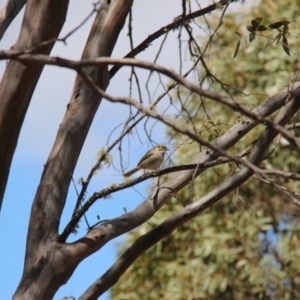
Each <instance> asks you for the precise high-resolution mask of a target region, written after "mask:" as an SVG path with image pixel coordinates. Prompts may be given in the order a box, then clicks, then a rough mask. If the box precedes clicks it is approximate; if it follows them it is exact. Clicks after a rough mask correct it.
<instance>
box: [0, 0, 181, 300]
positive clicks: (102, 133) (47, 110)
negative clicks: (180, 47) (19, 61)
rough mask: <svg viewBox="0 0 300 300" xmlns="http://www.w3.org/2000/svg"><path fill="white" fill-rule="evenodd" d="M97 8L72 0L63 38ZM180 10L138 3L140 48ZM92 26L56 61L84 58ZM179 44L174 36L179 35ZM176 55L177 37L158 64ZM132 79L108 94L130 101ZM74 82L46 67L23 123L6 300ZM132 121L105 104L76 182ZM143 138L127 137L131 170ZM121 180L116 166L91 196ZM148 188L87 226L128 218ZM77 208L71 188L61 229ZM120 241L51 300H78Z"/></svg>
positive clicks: (2, 45)
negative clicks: (69, 298)
mask: <svg viewBox="0 0 300 300" xmlns="http://www.w3.org/2000/svg"><path fill="white" fill-rule="evenodd" d="M92 2H93V1H90V0H72V1H70V9H69V13H68V16H67V21H66V23H65V26H64V28H63V30H62V33H61V36H63V35H64V34H65V33H67V32H69V31H70V30H71V29H73V28H74V27H75V26H76V25H77V24H78V23H79V22H80V21H81V20H83V19H84V17H85V16H86V15H87V14H88V13H89V12H90V11H91V9H92ZM5 3H6V0H0V8H2V7H3V6H4V4H5ZM180 3H181V1H174V0H163V1H162V0H151V1H148V0H139V1H135V6H134V23H133V26H134V27H133V30H134V42H135V45H137V44H138V43H139V42H140V41H142V40H143V39H144V38H145V37H147V35H148V34H151V33H152V32H154V31H155V30H157V29H158V28H160V27H161V26H163V25H165V24H167V23H169V22H171V21H172V20H173V18H174V16H178V15H179V14H180ZM22 15H23V11H22V12H21V13H20V15H19V16H18V18H17V19H16V20H15V21H14V22H13V24H12V25H11V26H10V28H9V30H8V31H7V32H6V34H5V36H4V37H3V39H2V41H1V42H0V49H9V48H10V47H11V46H12V45H13V43H14V42H15V40H16V38H17V36H18V33H19V28H20V24H21V20H22ZM92 20H93V18H92V19H91V20H90V21H89V22H88V23H87V24H85V26H84V27H82V28H81V29H79V30H78V31H77V32H76V33H75V34H74V35H73V36H71V37H70V38H69V40H68V41H67V45H66V46H65V45H63V44H58V45H56V46H55V47H54V49H53V51H52V55H59V56H63V57H68V58H73V59H78V58H80V56H81V52H82V49H83V46H84V44H85V41H86V38H87V34H88V32H89V29H90V26H91V23H92ZM153 20H155V22H153ZM126 35H127V27H126V25H125V26H124V29H123V32H122V34H121V36H120V38H119V40H118V43H117V46H116V48H115V51H114V53H113V56H114V57H122V56H124V55H125V54H126V53H127V52H128V50H129V42H128V39H127V37H126ZM174 37H176V35H175V33H174ZM158 46H159V42H157V43H153V46H151V47H150V49H149V50H148V51H145V52H143V53H142V54H141V55H140V56H139V58H140V59H145V60H151V58H152V57H153V55H154V54H155V50H156V49H157V47H158ZM174 49H177V42H176V39H175V38H173V44H172V43H169V44H168V45H167V46H166V50H165V51H164V53H163V54H162V57H161V59H160V61H159V62H160V63H161V64H163V65H165V66H167V67H170V68H175V67H176V65H177V63H176V55H175V52H176V51H174ZM4 69H5V62H3V61H1V62H0V74H1V76H2V74H3V72H4ZM129 74H130V73H129V69H124V70H121V71H120V72H119V73H118V74H117V75H116V76H115V78H114V79H113V80H112V82H111V85H110V86H109V89H108V92H109V93H111V94H113V95H125V96H127V95H128V78H129ZM74 78H75V73H74V72H73V71H70V70H65V69H63V68H55V67H46V68H45V69H44V72H43V74H42V76H41V78H40V80H39V83H38V85H37V88H36V90H35V92H34V95H33V98H32V101H31V104H30V107H29V110H28V113H27V115H26V118H25V121H24V124H23V128H22V131H21V134H20V138H19V142H18V146H17V149H16V152H15V155H14V159H13V163H12V167H11V171H10V176H9V182H8V186H7V190H6V193H5V198H4V203H3V207H2V211H1V215H0V240H1V241H2V245H1V248H0V249H1V250H0V269H1V272H0V282H1V283H2V284H1V292H0V293H1V299H10V298H11V296H12V295H13V293H14V291H15V289H16V287H17V285H18V283H19V280H20V277H21V274H22V268H23V259H24V252H25V241H26V234H27V226H28V220H29V213H30V208H31V202H32V199H33V197H34V195H35V191H36V188H37V186H38V183H39V180H40V176H41V172H42V168H43V164H44V163H45V162H46V160H47V156H48V153H49V151H50V149H51V146H52V143H53V141H54V138H55V135H56V131H57V129H58V127H59V124H60V122H61V120H62V117H63V115H64V112H65V109H66V106H67V103H68V102H69V99H70V95H71V92H72V87H73V81H74ZM140 78H141V79H144V80H145V79H146V78H147V73H146V72H140ZM166 80H167V79H166ZM153 86H155V83H153ZM136 96H137V94H136V92H134V93H133V97H136ZM143 96H145V98H146V93H145V91H144V92H143ZM158 109H160V108H158ZM112 112H113V117H112ZM127 114H128V109H127V108H126V107H125V106H121V105H117V106H116V105H112V104H110V103H108V102H107V101H103V103H102V104H101V107H100V109H99V111H98V113H97V115H96V117H95V120H94V123H93V125H92V128H91V130H90V133H89V135H88V137H87V139H86V142H85V145H84V148H83V150H82V152H81V155H80V159H79V161H78V165H77V167H76V170H75V173H74V179H75V180H76V181H77V180H78V179H79V178H81V177H83V178H84V177H86V176H87V174H88V171H89V170H90V168H91V167H92V166H93V164H94V163H95V160H96V154H97V152H98V151H99V149H101V148H102V147H105V146H106V143H107V136H108V134H109V133H110V132H111V131H112V129H113V128H114V127H115V126H116V125H118V124H120V123H121V122H124V121H125V120H126V117H127ZM118 133H119V130H116V132H115V133H114V135H113V137H116V136H117V135H118ZM139 133H140V139H139V138H138V137H137V135H136V134H133V135H132V136H131V137H130V144H129V143H124V147H125V156H124V157H125V159H126V160H127V163H128V164H129V165H128V168H129V167H133V166H134V165H135V164H136V162H137V161H138V159H139V158H140V157H141V156H142V155H143V153H144V152H145V151H146V150H147V149H149V148H150V147H151V145H150V143H149V142H147V138H146V136H145V135H144V134H143V127H142V125H141V128H139ZM152 136H153V138H154V140H155V141H156V142H158V143H159V142H163V141H164V139H165V128H164V127H163V126H161V125H158V126H156V127H155V128H154V131H153V134H152ZM126 147H128V149H126ZM126 151H127V152H126ZM112 154H113V157H114V162H115V165H116V167H118V157H119V155H118V153H117V152H116V151H114V152H113V153H112ZM128 157H129V158H130V161H129V160H128ZM133 157H134V158H133ZM122 180H123V178H122V176H121V172H120V171H119V170H116V169H114V168H113V167H110V168H104V169H103V170H101V171H100V172H99V173H98V174H97V175H96V176H95V177H94V180H93V182H92V184H91V186H90V187H89V190H88V194H91V193H92V192H93V191H98V190H101V189H102V188H105V187H107V186H109V185H110V184H112V183H114V182H122ZM149 184H150V182H148V183H144V184H141V185H139V186H138V187H137V190H138V191H139V193H140V194H139V193H137V192H136V191H134V190H133V189H129V190H127V191H123V192H120V193H116V194H114V195H113V197H112V198H111V199H107V200H101V201H99V202H98V203H96V205H95V206H94V208H93V209H91V210H90V211H89V212H88V218H89V221H90V223H91V224H93V223H94V222H96V221H97V219H96V216H97V215H100V217H101V219H109V218H113V217H117V216H119V215H121V214H123V213H124V208H126V210H127V211H129V210H132V209H134V208H135V207H136V205H138V204H140V203H141V202H142V201H143V198H146V197H147V186H149ZM75 201H76V198H75V192H74V188H73V186H71V187H70V192H69V195H68V199H67V203H66V206H65V211H64V214H63V217H62V222H61V229H62V228H64V225H66V224H67V222H68V220H69V219H70V215H71V213H72V208H73V205H74V202H75ZM85 232H86V225H85V224H84V223H83V222H81V228H80V231H79V233H78V234H77V235H76V236H72V237H71V238H70V240H69V241H72V240H74V239H78V238H79V237H80V236H81V235H83V234H85ZM121 239H122V238H121ZM121 239H120V238H119V239H116V240H114V241H112V242H111V243H109V244H107V245H106V246H105V247H103V248H102V249H101V250H100V251H99V252H97V253H96V254H94V255H92V256H91V257H89V258H87V259H86V260H85V261H84V262H83V263H82V264H80V266H79V267H78V268H77V269H76V271H75V273H74V274H73V276H72V278H71V279H70V280H69V282H68V283H67V284H66V285H64V286H63V287H61V289H60V290H59V291H58V292H57V294H56V296H55V297H54V299H55V300H61V298H62V297H63V296H75V297H76V298H77V297H78V296H80V295H81V293H82V292H83V291H85V289H86V288H88V286H89V285H90V284H91V283H92V282H93V281H94V280H95V279H97V278H98V277H99V276H101V274H103V272H105V271H106V270H107V269H108V268H109V267H110V266H111V264H112V263H113V262H114V260H115V258H116V247H115V246H116V242H117V241H120V240H121ZM101 299H108V295H107V294H106V296H103V298H101Z"/></svg>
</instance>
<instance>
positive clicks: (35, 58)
mask: <svg viewBox="0 0 300 300" xmlns="http://www.w3.org/2000/svg"><path fill="white" fill-rule="evenodd" d="M4 58H5V59H7V58H11V59H14V60H17V61H20V62H23V63H37V64H40V63H42V64H49V65H57V66H62V67H66V68H70V69H73V70H76V71H77V72H78V73H79V74H80V76H81V77H82V78H83V79H84V81H85V83H86V84H87V85H88V86H89V87H90V88H91V89H93V90H94V91H95V92H97V93H98V94H99V95H100V96H101V97H104V98H106V99H108V100H110V101H113V102H120V103H125V104H130V105H134V106H135V107H136V108H137V109H139V110H141V111H142V112H143V113H146V114H147V115H150V116H152V117H154V115H155V118H157V119H159V120H161V121H163V120H162V118H161V117H160V116H159V115H158V114H156V113H154V112H151V110H149V109H146V108H144V107H143V106H142V105H141V104H140V103H139V102H137V101H134V100H133V99H131V98H128V97H126V98H125V97H113V96H111V95H109V94H106V93H105V92H104V91H103V90H101V88H99V87H98V86H97V85H96V84H95V83H94V82H93V80H91V78H89V75H87V74H86V73H85V72H84V71H82V68H83V67H86V66H93V65H106V64H115V65H128V66H138V67H141V68H144V69H149V70H156V71H158V72H160V73H162V74H164V75H166V76H168V77H170V78H172V79H173V80H175V81H177V82H178V83H180V84H181V85H183V86H184V87H185V88H187V89H188V90H190V91H191V92H193V93H195V94H198V95H199V96H202V97H207V98H209V99H211V100H215V101H217V102H219V103H221V104H224V105H227V106H228V107H230V108H231V109H233V110H235V111H238V112H240V113H242V114H243V115H245V116H247V117H248V118H251V119H253V120H256V121H258V122H260V123H262V124H265V125H267V126H270V127H272V128H274V129H275V130H277V131H278V132H279V133H281V134H282V135H283V136H284V137H285V138H286V139H287V140H288V141H289V142H290V143H291V145H293V146H294V147H295V148H297V150H298V151H300V142H299V141H298V139H296V138H294V136H293V135H292V134H291V133H290V132H289V131H288V130H287V129H285V128H284V127H283V126H280V125H279V124H276V123H274V122H272V121H269V120H267V119H266V118H264V117H262V116H260V115H259V113H257V112H256V111H255V110H252V111H251V110H248V109H246V108H244V107H243V106H242V105H240V104H239V103H238V102H236V101H234V100H232V99H230V98H227V97H223V96H220V95H218V94H215V93H213V92H211V91H209V90H204V89H202V88H200V87H198V86H196V85H195V84H193V83H191V82H190V81H188V80H186V79H185V78H183V77H182V76H180V75H179V74H177V73H175V72H173V71H171V70H169V69H167V68H165V67H162V66H160V65H157V64H154V63H151V62H147V61H139V60H135V59H127V58H126V59H125V58H121V59H118V58H110V57H101V58H97V59H82V60H80V61H73V60H67V59H62V58H60V57H49V56H46V55H31V54H23V53H22V52H18V51H16V52H7V51H0V59H4ZM294 85H295V83H293V84H291V85H290V86H289V89H290V90H292V89H293V87H294ZM164 120H166V119H164ZM165 122H166V121H165ZM175 127H176V125H175ZM177 131H178V130H177ZM185 134H187V135H188V136H190V135H189V133H188V132H187V131H185ZM190 137H192V136H190ZM193 139H195V138H193ZM202 142H203V145H206V144H205V142H204V141H202Z"/></svg>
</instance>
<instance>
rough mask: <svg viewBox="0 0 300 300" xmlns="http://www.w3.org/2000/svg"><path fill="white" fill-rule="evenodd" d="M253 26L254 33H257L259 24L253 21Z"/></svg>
mask: <svg viewBox="0 0 300 300" xmlns="http://www.w3.org/2000/svg"><path fill="white" fill-rule="evenodd" d="M251 24H252V28H253V31H255V30H256V29H257V27H258V25H259V24H258V23H257V22H256V20H252V21H251Z"/></svg>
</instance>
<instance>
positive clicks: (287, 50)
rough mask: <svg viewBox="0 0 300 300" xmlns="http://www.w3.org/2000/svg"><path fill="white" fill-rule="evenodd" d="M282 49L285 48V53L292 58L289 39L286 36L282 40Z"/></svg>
mask: <svg viewBox="0 0 300 300" xmlns="http://www.w3.org/2000/svg"><path fill="white" fill-rule="evenodd" d="M282 47H283V50H284V51H285V53H286V54H287V55H289V56H290V55H291V54H290V49H289V44H288V39H287V37H286V36H284V37H283V38H282Z"/></svg>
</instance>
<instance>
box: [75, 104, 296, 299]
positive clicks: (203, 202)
mask: <svg viewBox="0 0 300 300" xmlns="http://www.w3.org/2000/svg"><path fill="white" fill-rule="evenodd" d="M299 107H300V98H296V99H294V100H293V101H292V102H291V103H289V104H288V105H287V107H286V109H284V111H283V112H281V113H280V115H278V117H276V120H275V121H276V122H277V123H279V124H281V125H284V124H286V122H288V120H290V118H291V117H292V116H293V115H294V114H295V113H296V112H297V110H298V109H299ZM277 134H278V133H277V131H276V130H274V129H273V128H267V129H266V130H265V132H264V134H263V135H262V137H261V138H260V139H259V140H258V142H257V143H256V144H255V146H254V148H253V151H252V153H251V155H250V158H249V160H250V161H251V163H253V164H255V165H259V164H260V162H261V161H262V159H263V157H264V153H265V152H266V150H267V149H268V147H269V145H270V143H271V142H272V140H273V139H274V138H275V136H276V135H277ZM252 175H253V171H252V170H250V169H248V168H247V167H244V168H242V169H241V170H240V171H239V172H238V173H236V174H235V175H233V176H232V177H231V178H230V179H229V180H227V181H226V182H224V183H223V184H221V185H220V186H218V187H217V188H216V189H214V190H213V191H211V192H209V193H208V194H206V195H205V196H203V197H201V198H200V199H198V200H197V201H195V202H194V203H192V204H190V205H188V206H186V207H185V208H183V209H182V210H181V211H180V212H178V213H176V214H174V215H173V216H172V217H171V218H169V219H167V220H166V221H164V222H163V223H161V224H160V225H159V226H157V227H156V228H155V229H153V230H151V231H150V232H148V233H147V234H145V235H143V236H142V237H140V238H138V239H137V240H136V241H135V242H134V244H133V245H132V246H131V247H129V248H128V249H127V250H126V251H125V253H124V254H123V255H122V256H121V257H120V258H119V259H118V260H117V261H116V262H115V263H114V265H113V266H112V267H111V268H110V269H109V270H108V271H107V272H106V273H105V274H104V275H103V276H102V277H101V278H99V279H98V280H96V281H95V282H94V283H93V285H91V286H90V287H89V288H88V289H87V291H86V292H85V293H84V294H83V295H82V296H81V297H80V298H79V299H80V300H83V299H98V297H99V296H100V295H102V294H103V293H104V292H105V291H107V290H108V289H109V288H110V287H111V286H113V285H114V284H115V283H116V282H117V281H118V280H119V278H120V276H121V275H122V274H123V273H124V272H125V271H126V270H127V269H128V268H129V267H130V266H131V265H132V263H133V262H134V261H135V260H136V259H137V258H138V257H139V256H140V255H141V254H143V253H144V252H145V251H146V250H147V249H149V248H150V247H151V246H153V245H155V244H156V243H157V242H159V241H160V240H161V239H163V238H164V237H166V236H167V235H169V234H171V233H172V232H173V231H174V230H175V229H176V228H178V227H179V226H180V225H182V224H183V223H185V222H187V221H189V220H191V219H192V218H194V217H195V216H197V215H198V214H199V213H201V212H202V211H204V210H205V209H206V208H208V207H210V206H211V205H213V204H214V203H216V202H217V201H219V200H220V199H222V198H223V197H224V196H225V195H227V194H229V193H230V192H231V191H233V190H234V189H236V188H237V187H238V186H240V185H241V184H243V183H244V182H245V181H246V180H248V179H249V178H250V177H251V176H252Z"/></svg>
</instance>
